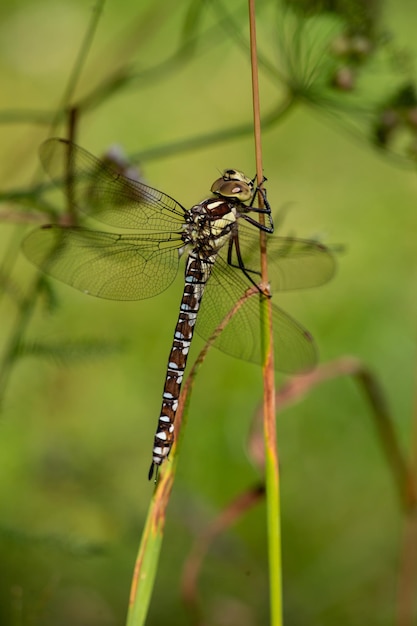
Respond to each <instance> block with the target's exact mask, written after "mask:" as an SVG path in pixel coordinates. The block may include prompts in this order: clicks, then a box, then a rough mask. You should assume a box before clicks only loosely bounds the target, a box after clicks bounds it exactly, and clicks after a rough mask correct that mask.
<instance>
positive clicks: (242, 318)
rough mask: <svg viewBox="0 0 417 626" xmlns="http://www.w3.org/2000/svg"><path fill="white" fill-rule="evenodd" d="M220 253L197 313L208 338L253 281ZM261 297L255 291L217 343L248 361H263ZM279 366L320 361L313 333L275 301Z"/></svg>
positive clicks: (302, 367) (296, 367) (294, 367)
mask: <svg viewBox="0 0 417 626" xmlns="http://www.w3.org/2000/svg"><path fill="white" fill-rule="evenodd" d="M242 276H243V275H242V273H241V271H240V270H238V269H234V268H232V267H230V266H229V265H227V263H226V262H225V261H224V260H223V259H222V258H221V257H219V258H218V259H217V260H216V263H215V265H214V268H213V273H212V275H211V277H210V278H209V281H208V283H207V286H206V290H205V292H204V296H203V302H202V307H201V310H200V312H199V315H198V317H197V325H196V330H197V332H198V333H199V334H200V335H201V336H202V337H203V338H204V339H206V340H207V339H208V338H209V337H210V335H211V334H212V333H213V332H214V330H215V329H216V328H217V326H218V325H219V323H220V322H221V321H222V320H223V319H224V317H225V316H226V315H227V313H228V312H229V311H230V310H231V309H232V307H233V306H234V305H235V304H236V302H237V301H238V300H239V299H240V298H241V297H242V296H243V294H244V293H245V291H246V289H247V288H248V286H249V281H246V279H244V278H242ZM259 304H260V299H259V297H258V296H257V295H254V296H252V297H250V298H248V299H247V300H245V302H244V303H243V305H242V306H241V307H240V309H239V310H238V311H237V313H236V314H235V315H234V316H233V318H232V319H231V320H230V322H229V323H228V325H227V326H226V327H225V329H224V330H223V331H222V333H221V334H220V335H219V337H218V338H217V340H216V342H215V343H214V345H215V346H216V347H217V348H219V349H220V350H222V351H223V352H225V353H226V354H230V355H231V356H234V357H236V358H239V359H243V360H245V361H252V362H254V363H258V364H261V362H262V359H261V338H260V316H259ZM273 327H274V356H275V369H277V370H279V371H282V372H286V373H296V372H302V371H308V370H309V369H311V368H312V367H314V365H315V364H316V361H317V353H316V347H315V344H314V341H313V338H312V337H311V335H310V333H309V332H308V331H307V330H306V329H305V328H303V326H301V325H300V324H299V323H298V322H296V321H295V320H294V319H292V317H290V316H289V315H288V314H287V313H285V312H284V311H283V310H282V309H280V308H278V307H277V306H274V305H273Z"/></svg>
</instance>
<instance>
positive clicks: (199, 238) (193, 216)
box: [185, 197, 237, 254]
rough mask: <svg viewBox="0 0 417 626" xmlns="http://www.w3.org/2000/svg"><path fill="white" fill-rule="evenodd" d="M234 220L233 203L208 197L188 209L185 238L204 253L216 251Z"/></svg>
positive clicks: (222, 243)
mask: <svg viewBox="0 0 417 626" xmlns="http://www.w3.org/2000/svg"><path fill="white" fill-rule="evenodd" d="M236 220H237V215H236V207H235V203H233V202H230V201H228V200H225V199H220V198H218V197H215V198H208V199H207V200H203V202H200V203H199V204H196V205H195V206H193V207H192V208H191V209H190V211H189V214H188V216H187V222H188V223H187V226H186V231H185V239H186V240H187V243H189V244H191V245H192V246H193V247H194V248H197V249H199V250H201V251H204V252H205V253H206V254H213V253H216V252H218V251H219V250H220V248H222V247H223V245H224V244H225V243H226V242H227V241H228V239H229V237H230V234H231V232H232V230H233V228H234V227H235V225H236Z"/></svg>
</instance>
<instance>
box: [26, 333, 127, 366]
mask: <svg viewBox="0 0 417 626" xmlns="http://www.w3.org/2000/svg"><path fill="white" fill-rule="evenodd" d="M123 349H124V345H123V343H121V342H109V341H104V340H101V339H83V340H78V341H76V340H68V341H64V342H61V343H42V342H39V341H33V342H31V343H29V342H22V343H20V344H19V348H18V350H17V356H19V357H28V356H34V357H39V358H43V359H48V360H51V361H54V362H55V363H58V364H59V365H73V364H76V363H78V362H80V361H86V360H91V359H101V358H103V357H107V356H111V355H112V354H115V353H117V352H121V351H122V350H123Z"/></svg>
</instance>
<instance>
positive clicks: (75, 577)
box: [0, 0, 417, 626]
mask: <svg viewBox="0 0 417 626" xmlns="http://www.w3.org/2000/svg"><path fill="white" fill-rule="evenodd" d="M295 4H296V5H297V7H298V8H297V10H296V11H294V10H293V9H294V5H295ZM323 7H324V11H323ZM102 8H103V6H102V5H101V4H97V5H95V11H96V12H95V13H94V14H93V15H91V13H90V9H91V7H89V8H88V10H86V4H85V3H84V2H78V3H77V2H73V3H70V4H68V3H66V4H65V3H61V2H57V3H55V4H54V5H51V4H50V3H49V4H47V3H30V2H25V1H23V2H22V3H20V4H19V6H17V5H16V3H4V4H3V6H2V7H1V9H0V10H1V14H2V20H1V23H2V26H1V27H0V31H1V32H0V41H1V46H0V55H1V57H0V72H1V80H2V86H3V87H2V102H1V105H0V107H1V108H0V122H1V124H2V126H1V132H2V141H1V142H0V155H1V163H2V167H1V168H0V169H1V192H0V199H1V201H2V205H1V207H0V219H1V223H2V228H1V231H0V242H1V246H0V249H1V251H2V256H1V264H2V267H1V270H0V286H1V292H2V293H1V296H2V298H1V302H0V304H1V306H2V313H1V320H2V323H1V325H0V336H1V342H2V355H1V359H2V360H1V363H0V400H1V407H2V414H3V421H2V422H1V426H0V502H1V506H0V546H1V547H0V549H1V554H0V560H1V562H2V563H3V564H4V565H3V568H2V569H3V573H4V578H3V582H1V583H0V598H1V601H0V623H2V624H3V623H4V624H11V625H15V624H16V625H17V624H19V626H20V625H26V624H27V625H28V626H37V625H38V624H39V625H40V624H42V625H43V626H49V625H51V626H52V624H58V623H59V624H71V626H78V625H79V626H81V625H83V626H96V624H97V625H98V624H100V626H103V624H112V623H113V624H114V623H123V622H124V620H125V617H126V605H127V597H128V588H129V584H130V580H131V576H132V568H133V561H134V555H135V553H136V550H137V545H138V542H139V536H140V533H141V530H142V528H143V525H144V520H145V515H146V513H145V511H146V509H147V506H148V503H149V499H150V497H151V490H152V485H149V484H148V482H147V480H146V474H147V469H148V466H149V461H150V458H149V457H150V448H151V445H152V437H153V434H154V429H155V422H156V418H157V411H158V408H159V400H160V392H161V388H162V383H163V380H162V379H163V376H164V367H165V365H166V358H167V354H168V350H169V344H170V341H171V339H172V337H171V335H172V330H173V325H174V321H175V317H176V315H177V308H178V304H179V298H180V290H181V279H180V278H179V279H178V282H176V283H174V285H173V286H172V288H171V289H170V290H168V291H167V292H165V293H164V294H161V296H159V297H158V298H152V299H150V300H149V301H143V302H140V303H137V304H136V303H133V304H121V303H114V302H113V303H108V302H105V301H99V300H95V299H93V298H87V297H84V296H82V295H80V294H76V293H73V292H71V291H70V290H66V289H65V288H62V287H61V286H60V285H57V284H56V283H55V282H54V281H51V280H49V279H45V278H44V277H42V278H39V277H38V275H37V274H35V272H34V270H33V268H31V267H29V265H28V264H27V263H26V261H24V260H22V259H21V258H19V254H18V253H19V245H20V241H21V240H22V238H23V236H24V235H25V234H26V231H25V232H24V225H28V227H30V228H32V227H33V225H34V224H35V225H36V224H39V223H41V222H50V221H58V222H60V223H62V221H65V220H66V219H68V215H67V213H68V207H67V206H66V205H65V201H64V196H63V195H62V194H61V195H53V194H52V193H51V185H50V183H49V181H48V182H41V173H40V169H39V164H38V157H37V149H38V145H39V144H40V143H41V142H42V141H43V140H44V139H45V137H46V136H47V135H59V136H67V135H68V134H69V133H74V134H75V135H76V137H75V138H76V140H77V142H78V143H80V144H81V145H83V146H85V147H86V148H87V149H88V150H90V151H91V152H93V153H95V154H100V153H101V152H103V151H104V150H105V149H106V148H107V146H108V145H110V144H112V143H113V142H114V141H117V142H120V143H122V144H123V146H124V148H125V149H126V152H127V153H128V154H130V156H131V160H132V161H133V162H140V165H141V168H142V170H143V172H144V176H145V178H146V182H148V183H149V184H151V185H154V186H155V187H157V188H161V189H163V190H164V191H166V193H168V194H170V195H172V196H173V197H175V198H177V199H178V200H179V201H180V202H181V203H183V204H184V205H185V206H191V205H192V204H194V203H195V202H197V201H199V200H200V199H201V198H202V197H204V196H205V195H206V194H207V193H208V187H209V186H210V183H211V181H212V180H213V179H214V178H215V176H216V173H217V170H218V169H219V170H222V169H223V168H225V167H237V168H239V169H242V170H244V171H247V172H250V171H254V158H253V146H252V140H251V133H252V112H251V106H250V98H249V81H250V72H249V63H248V36H247V18H246V5H245V4H244V3H243V4H242V3H240V2H238V1H237V0H234V1H233V2H229V3H227V4H226V3H224V4H223V3H221V2H218V1H216V0H211V1H210V2H205V3H201V2H196V1H192V2H181V3H176V5H175V7H172V10H171V9H170V10H169V11H168V10H167V5H166V3H164V2H154V1H152V2H151V1H150V0H149V1H148V2H144V3H141V4H140V6H139V5H138V3H133V2H129V1H128V0H126V1H125V2H114V1H113V0H109V1H108V3H107V4H106V5H104V10H103V11H101V9H102ZM100 11H101V13H100ZM306 13H307V15H306ZM358 16H359V17H358ZM98 17H100V19H99V20H98ZM415 17H416V15H415V8H414V7H413V6H411V5H410V3H409V2H406V1H405V0H403V1H402V2H392V1H391V2H387V3H386V5H385V6H384V11H382V10H380V9H379V8H378V7H377V6H375V4H374V3H372V2H362V3H357V2H332V3H327V2H326V3H323V2H321V3H317V2H313V3H311V2H293V1H292V2H289V1H288V2H285V3H284V4H283V5H279V4H278V3H276V2H268V1H266V0H265V1H263V2H259V4H258V40H259V60H260V70H261V103H262V116H263V131H264V135H263V149H264V167H265V175H266V176H267V178H268V181H267V183H266V185H267V189H268V199H269V201H270V202H271V204H272V206H273V208H274V211H275V215H277V214H278V212H279V210H280V209H281V208H282V206H283V203H291V204H290V209H291V210H289V211H287V215H288V217H287V218H286V220H285V222H284V223H280V231H281V233H282V234H284V235H285V234H288V233H289V234H295V235H297V236H306V237H314V238H316V237H317V239H318V240H320V241H323V242H324V243H328V242H330V243H333V242H336V243H341V244H343V246H344V252H343V254H341V255H339V266H340V269H339V275H338V276H337V277H336V278H335V280H334V281H333V282H332V283H331V284H330V285H329V286H326V287H323V288H322V289H320V290H317V291H315V292H314V293H313V292H310V293H302V294H295V295H291V296H282V305H283V306H284V308H285V309H286V310H289V311H290V312H291V314H293V315H294V316H295V317H296V318H297V319H298V318H299V319H300V320H302V322H303V323H305V325H306V326H307V327H308V328H311V330H312V332H313V334H314V336H315V338H316V339H317V342H318V344H319V346H320V350H321V355H322V356H321V359H322V361H327V360H329V359H332V358H335V357H338V356H342V355H346V354H353V355H355V356H357V357H358V358H360V359H361V360H362V361H363V362H365V363H366V364H367V366H369V368H371V369H372V370H374V372H375V373H376V375H377V378H378V379H379V380H380V381H381V382H382V385H383V387H384V389H385V394H386V396H387V397H388V403H389V405H390V406H391V412H392V414H393V415H394V416H395V426H396V429H397V431H398V433H399V437H400V440H401V441H402V443H404V448H405V449H408V448H409V447H411V446H409V438H410V436H409V432H410V422H411V417H410V416H411V413H412V406H413V404H414V401H413V393H414V392H413V388H414V379H415V376H414V369H415V319H416V314H417V300H416V298H415V267H416V266H417V256H416V246H415V232H416V229H417V213H416V210H415V184H414V178H413V177H412V175H411V174H410V173H409V172H408V171H407V170H405V171H403V170H402V169H396V168H394V167H392V164H393V162H394V163H395V164H396V165H397V164H400V165H401V166H403V165H405V166H407V167H410V166H412V167H414V163H415V155H416V152H417V151H416V147H415V146H416V140H415V131H416V123H415V109H416V98H415V67H414V59H415V58H416V55H417V49H416V43H415V32H414V31H415ZM89 20H91V21H89ZM387 24H388V25H389V27H390V29H392V31H393V34H387ZM70 109H72V112H73V115H72V118H71V119H72V122H71V124H70V123H69V122H68V111H69V110H70ZM311 111H313V112H314V114H315V115H314V116H312V115H311V113H310V112H311ZM290 113H291V115H290ZM328 121H331V126H330V127H329V126H328V124H327V122H328ZM339 129H341V130H342V131H343V132H342V133H339V132H337V131H338V130H339ZM335 130H336V132H335ZM352 136H353V137H354V138H355V142H351V141H350V140H349V138H350V137H352ZM375 153H377V154H378V155H379V156H382V157H383V158H382V159H381V158H379V159H378V158H375ZM39 304H40V305H41V306H39ZM279 304H281V298H280V302H279ZM42 307H43V310H42ZM45 308H46V309H47V311H48V312H50V313H53V315H51V314H50V315H45ZM64 337H68V338H69V339H67V340H64V339H63V338H64ZM77 337H84V338H87V339H82V340H79V339H77ZM90 337H95V339H94V340H93V339H89V338H90ZM125 339H127V340H128V347H129V350H126V351H124V350H120V348H121V347H122V346H124V344H121V342H122V340H125ZM196 346H197V347H200V346H201V344H200V346H199V344H198V340H196ZM193 354H196V348H194V352H192V353H191V356H190V359H191V360H192V359H193ZM115 355H117V358H116V356H115ZM23 356H25V357H29V356H30V358H22V357H23ZM102 357H106V358H105V359H104V358H102ZM92 359H94V360H93V361H92V362H90V363H88V367H87V366H86V364H85V363H84V361H86V360H88V361H91V360H92ZM45 360H52V361H54V362H57V364H59V366H57V367H51V366H50V365H47V366H45V364H44V361H45ZM62 365H72V366H74V367H71V368H67V369H63V368H62V367H61V366H62ZM260 398H261V384H260V374H259V372H258V371H257V370H256V368H254V367H251V366H250V365H246V364H244V363H240V362H235V361H234V360H232V359H229V358H227V357H225V356H222V355H221V354H215V351H212V352H211V354H210V355H209V357H208V358H207V359H206V361H205V362H204V365H203V367H202V368H201V369H200V373H199V377H198V379H197V380H196V384H195V390H194V393H193V398H192V401H191V403H190V408H189V413H190V415H189V424H188V427H187V432H186V435H185V437H184V442H183V447H182V452H181V457H180V458H179V462H178V471H177V478H176V484H175V488H174V491H173V498H172V501H171V505H170V508H169V509H168V516H167V521H166V527H165V540H164V545H163V549H162V554H161V561H160V564H159V568H158V571H157V578H156V588H155V590H154V593H153V601H152V604H151V610H150V614H149V617H148V624H160V623H166V622H167V620H168V621H171V622H172V623H185V620H186V615H185V609H184V606H183V602H182V600H181V597H180V591H179V582H178V579H179V572H180V570H181V568H182V567H183V566H184V561H185V559H186V557H187V555H188V554H189V552H190V550H191V547H192V545H193V544H194V542H196V544H197V545H198V541H199V540H200V539H201V535H202V534H203V533H204V530H205V529H206V528H207V527H208V526H210V522H211V521H212V520H214V519H217V517H218V514H219V513H220V512H221V511H223V509H225V507H226V506H227V505H228V503H229V502H230V501H232V500H233V499H234V498H236V497H237V495H239V494H241V493H242V492H245V491H246V490H247V489H248V485H252V484H253V483H254V482H257V481H258V480H259V475H260V472H259V465H257V464H255V467H254V466H252V465H251V462H250V459H248V458H247V457H248V456H249V453H248V454H247V455H246V454H245V450H246V448H247V446H246V438H247V432H248V431H249V428H250V423H251V418H252V416H253V414H254V412H255V410H256V407H257V406H258V403H259V401H260ZM278 436H279V450H280V468H281V472H282V527H283V558H284V570H283V576H284V590H285V594H284V607H285V617H286V620H285V623H286V624H289V625H290V624H320V625H322V626H333V625H334V624H341V625H344V624H346V625H349V626H350V625H352V626H353V625H355V624H364V623H370V624H375V625H376V626H385V625H388V624H391V623H393V621H394V615H397V614H398V612H399V604H398V601H397V598H396V589H397V583H398V572H397V563H398V560H399V552H400V548H399V545H398V544H399V541H398V529H399V527H401V526H400V524H401V522H402V512H401V509H400V507H399V505H398V501H397V497H396V492H395V490H394V488H393V486H392V485H393V483H392V481H391V476H390V468H389V465H388V464H387V462H386V457H385V456H384V455H383V454H382V453H381V450H380V446H379V440H378V439H377V437H376V435H375V429H374V426H373V424H372V423H371V420H370V414H369V411H368V408H367V407H366V405H365V404H364V402H363V398H362V397H361V396H360V395H359V393H358V392H357V391H356V388H355V387H354V386H353V385H352V384H351V383H350V381H349V380H348V379H346V378H343V379H334V380H333V381H332V382H328V383H327V384H326V385H322V386H321V387H319V388H317V389H315V391H314V392H312V391H311V392H309V393H308V394H307V396H306V397H305V398H304V400H303V402H299V403H298V404H297V405H296V406H292V407H290V408H288V409H286V411H285V412H282V413H280V414H279V416H278ZM103 546H105V548H103V551H101V548H102V547H103ZM406 547H407V544H406V543H405V545H404V547H403V548H402V549H403V550H404V551H406ZM202 568H203V569H202V572H201V573H200V576H199V577H198V590H199V598H198V600H199V604H200V607H201V611H202V615H203V617H204V618H205V621H206V622H207V623H213V624H219V623H228V624H231V625H232V624H239V626H244V625H245V624H252V623H262V624H264V623H267V622H268V614H267V609H266V607H267V605H268V598H267V580H266V570H267V564H266V557H265V511H264V510H263V507H262V506H259V507H258V508H255V509H253V510H251V511H249V512H247V513H246V514H245V515H244V516H243V515H242V517H241V518H240V519H239V521H238V522H236V525H235V526H233V527H232V528H230V529H229V530H227V531H225V532H224V533H222V535H221V536H218V535H217V536H215V537H214V538H213V541H212V543H211V545H210V550H209V553H208V555H207V556H206V559H205V560H204V562H203V565H202ZM411 619H414V617H412V618H411ZM409 623H410V624H411V623H412V621H409ZM404 624H406V622H404Z"/></svg>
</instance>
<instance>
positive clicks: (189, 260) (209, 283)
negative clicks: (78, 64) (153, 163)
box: [22, 138, 335, 479]
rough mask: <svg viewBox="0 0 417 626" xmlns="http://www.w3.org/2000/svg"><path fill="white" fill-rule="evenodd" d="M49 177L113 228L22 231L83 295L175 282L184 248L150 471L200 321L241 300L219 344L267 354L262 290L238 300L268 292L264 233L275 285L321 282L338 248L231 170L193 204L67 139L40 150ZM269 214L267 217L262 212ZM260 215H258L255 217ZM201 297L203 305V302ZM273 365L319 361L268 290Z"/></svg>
mask: <svg viewBox="0 0 417 626" xmlns="http://www.w3.org/2000/svg"><path fill="white" fill-rule="evenodd" d="M39 153H40V159H41V162H42V165H43V167H44V169H45V171H46V172H47V173H48V174H49V176H50V177H51V179H52V181H53V182H55V183H56V184H58V185H61V186H62V185H64V187H65V189H66V193H67V201H68V202H69V203H70V205H71V207H72V208H73V210H74V211H76V212H77V214H78V212H81V214H84V215H85V216H87V217H88V218H92V219H93V220H95V221H98V222H101V223H103V224H105V225H106V226H107V227H108V226H110V227H111V229H114V228H116V229H117V231H118V232H109V231H108V230H96V229H91V228H89V227H86V226H65V225H59V224H46V225H43V226H41V227H39V228H37V229H36V230H34V231H32V232H31V233H30V234H29V235H28V236H27V237H26V238H25V239H24V241H23V244H22V247H23V251H24V253H25V255H26V257H27V258H28V259H29V260H30V261H31V262H32V263H34V264H35V265H36V266H37V267H38V268H40V269H41V270H43V271H44V272H45V273H47V274H49V275H50V276H52V277H54V278H56V279H58V280H60V281H62V282H63V283H66V284H67V285H70V286H72V287H74V288H75V289H78V290H80V291H81V292H83V293H86V294H89V295H92V296H96V297H99V298H107V299H111V300H140V299H145V298H152V297H154V296H156V295H157V294H159V293H161V292H162V291H164V290H165V289H166V288H167V287H168V286H169V285H170V284H171V283H172V282H173V280H174V278H175V276H176V274H177V271H178V267H179V261H180V259H181V257H182V256H184V257H186V263H185V277H184V289H183V294H182V298H181V303H180V308H179V315H178V319H177V323H176V326H175V331H174V339H173V343H172V346H171V350H170V353H169V357H168V365H167V371H166V378H165V383H164V388H163V394H162V407H161V412H160V415H159V419H158V426H157V430H156V434H155V437H154V443H153V451H152V462H151V467H150V470H149V479H151V478H152V476H153V474H154V471H155V469H156V476H157V475H158V470H159V468H160V466H161V464H162V463H163V461H164V460H166V459H167V457H168V455H169V453H170V451H171V448H172V445H173V443H174V439H175V417H176V412H177V408H178V400H179V395H180V390H181V383H182V381H183V377H184V372H185V368H186V364H187V357H188V353H189V350H190V346H191V341H192V338H193V334H194V329H196V330H197V332H198V334H199V335H200V336H201V337H202V338H203V339H205V340H208V339H209V338H210V337H211V336H212V334H213V333H214V331H215V330H216V328H217V327H218V326H219V324H220V323H221V322H222V320H224V319H225V317H226V316H227V315H228V313H229V312H230V311H231V310H232V309H233V307H234V306H235V305H236V302H238V301H239V300H240V299H241V306H239V307H238V308H236V311H235V314H234V315H233V316H232V317H231V318H230V320H229V321H228V323H227V325H226V326H225V328H224V329H223V330H222V332H221V333H220V334H219V336H218V337H217V339H216V341H215V342H214V345H215V346H216V347H217V348H219V349H220V350H222V351H223V352H225V353H227V354H229V355H231V356H234V357H237V358H240V359H244V360H246V361H250V362H255V363H258V364H260V363H261V348H260V319H259V315H260V313H259V298H258V297H250V298H246V299H243V300H242V297H243V295H244V294H245V293H246V292H247V290H248V288H249V287H252V288H253V287H255V288H256V290H257V292H256V293H257V294H258V295H259V296H260V297H261V296H262V294H265V289H264V288H262V285H261V268H260V259H259V231H260V230H262V231H264V232H265V233H266V237H267V255H268V266H269V270H268V271H269V281H270V293H271V294H272V296H273V294H274V293H275V292H277V291H285V290H293V289H301V288H309V287H317V286H319V285H322V284H324V283H326V282H327V281H328V280H329V279H330V278H331V277H332V276H333V273H334V271H335V259H334V255H333V254H332V252H331V251H330V250H329V249H328V248H326V247H325V246H324V245H322V244H321V243H319V242H317V241H314V240H308V239H299V238H295V237H280V236H277V235H275V234H274V224H273V219H272V214H271V206H270V204H269V201H268V199H267V196H266V192H265V190H261V193H262V195H263V199H264V203H263V204H264V207H263V208H259V207H255V206H254V203H255V198H256V196H257V194H258V191H259V186H258V185H255V179H251V178H248V177H247V176H246V175H245V174H244V173H243V172H240V171H239V170H235V169H227V170H225V171H224V172H223V174H222V176H221V177H220V178H218V179H216V180H215V182H214V183H213V185H212V186H211V195H210V196H209V197H208V198H206V199H205V200H203V201H202V202H199V203H197V204H195V205H193V206H192V207H191V208H190V209H187V208H186V207H185V206H183V205H182V204H180V203H179V202H178V201H177V200H174V198H172V197H171V196H169V195H167V194H165V193H163V192H162V191H158V190H157V189H154V188H152V187H149V186H148V185H146V184H144V183H143V182H141V181H139V180H133V179H132V178H128V177H127V176H125V175H123V174H122V173H121V172H120V169H116V168H114V167H112V165H111V164H109V163H104V162H103V161H100V160H99V159H97V158H95V157H94V156H93V155H91V154H90V153H89V152H87V151H86V150H84V149H83V148H81V147H79V146H77V145H76V144H74V143H72V142H70V141H67V140H65V139H60V138H52V139H48V140H47V141H45V142H44V143H43V144H42V145H41V147H40V150H39ZM260 213H263V214H264V217H265V218H266V219H264V223H261V221H259V214H260ZM257 217H258V219H257ZM203 295H204V303H203V306H202V307H201V310H200V304H201V303H202V300H203ZM271 304H272V319H273V328H274V358H275V368H276V369H277V370H279V371H282V372H286V373H288V374H293V373H299V372H305V371H308V370H310V369H311V368H313V367H314V365H315V364H316V361H317V351H316V346H315V343H314V341H313V338H312V336H311V334H310V333H309V332H308V331H307V330H306V329H305V328H304V327H303V326H302V325H301V324H299V323H298V322H297V321H295V320H294V319H293V318H292V317H291V316H290V315H288V314H287V313H286V312H285V311H283V310H282V309H281V308H279V307H278V306H277V305H276V304H274V302H273V300H272V303H271Z"/></svg>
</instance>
